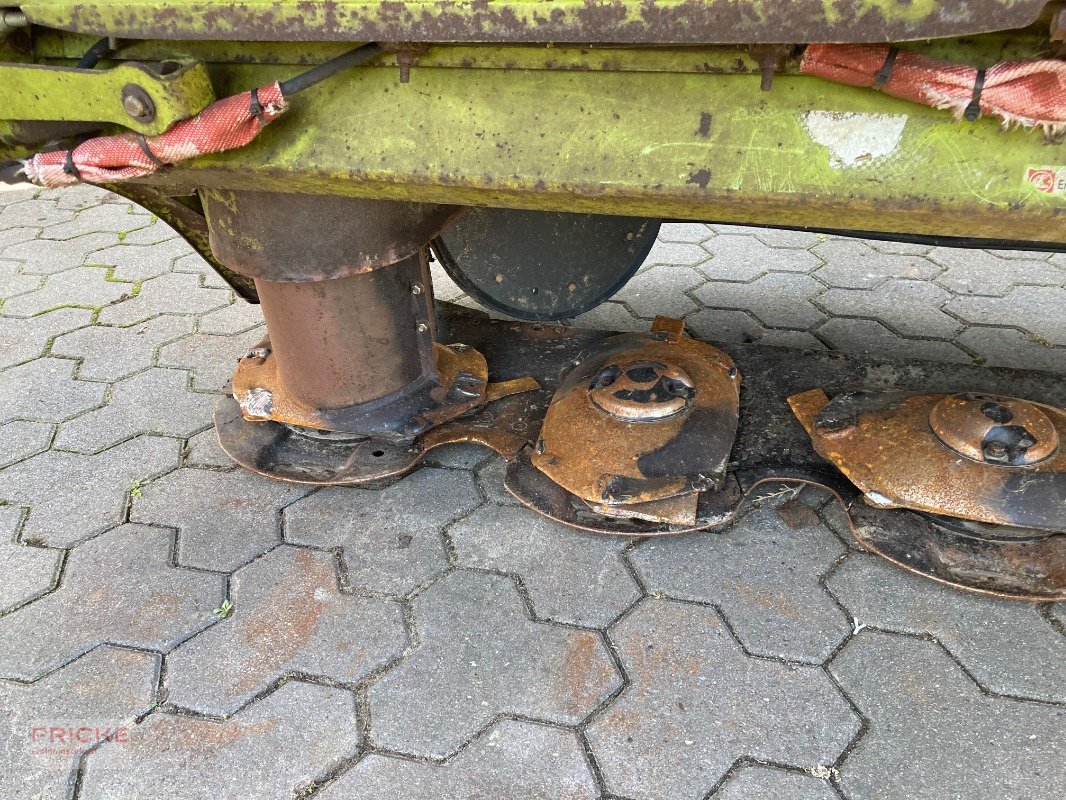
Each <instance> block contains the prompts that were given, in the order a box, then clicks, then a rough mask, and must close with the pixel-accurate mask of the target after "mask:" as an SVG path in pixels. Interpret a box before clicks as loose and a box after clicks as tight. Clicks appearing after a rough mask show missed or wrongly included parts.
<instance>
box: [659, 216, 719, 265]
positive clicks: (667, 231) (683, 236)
mask: <svg viewBox="0 0 1066 800" xmlns="http://www.w3.org/2000/svg"><path fill="white" fill-rule="evenodd" d="M713 236H714V231H712V230H711V229H710V228H709V227H707V226H706V225H704V224H703V223H702V222H664V223H663V224H662V226H661V227H660V228H659V241H660V242H691V243H693V244H698V243H700V242H705V241H707V240H708V239H710V238H712V237H713ZM682 263H685V264H687V263H690V262H688V261H684V262H682Z"/></svg>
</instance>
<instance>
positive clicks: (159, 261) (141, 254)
mask: <svg viewBox="0 0 1066 800" xmlns="http://www.w3.org/2000/svg"><path fill="white" fill-rule="evenodd" d="M45 233H47V231H45ZM153 238H155V237H153ZM188 252H189V245H188V244H186V243H185V240H183V239H173V240H170V241H163V242H157V243H154V244H132V243H131V242H130V241H129V238H128V237H127V238H126V239H125V240H124V241H123V243H122V244H118V245H115V246H114V247H108V248H106V249H104V250H97V251H96V252H94V253H90V254H89V255H88V256H86V257H85V261H86V263H89V264H101V265H104V266H108V267H114V270H115V271H114V273H113V274H114V276H115V277H116V278H120V279H121V280H126V281H144V280H148V279H149V278H154V277H156V276H157V275H162V274H163V273H164V272H169V271H170V267H171V265H172V264H173V263H174V260H175V259H176V258H178V257H179V256H183V255H185V254H186V253H188Z"/></svg>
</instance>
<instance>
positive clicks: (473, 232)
mask: <svg viewBox="0 0 1066 800" xmlns="http://www.w3.org/2000/svg"><path fill="white" fill-rule="evenodd" d="M660 224H661V223H660V221H659V220H653V219H640V218H637V217H608V216H603V215H597V214H564V213H558V212H547V211H522V210H518V209H508V208H474V209H471V210H470V211H469V212H468V213H467V214H466V215H464V216H463V217H462V218H460V220H459V221H458V222H456V223H455V224H454V225H452V226H451V227H449V228H448V229H447V230H445V231H444V233H442V234H441V235H440V236H438V237H437V238H436V239H434V240H433V251H434V252H435V253H436V256H437V259H438V260H439V261H440V263H441V266H443V267H444V270H445V272H447V273H448V275H449V277H451V279H452V280H453V281H455V282H456V283H457V284H458V285H459V287H460V288H461V289H462V290H463V291H464V292H466V293H467V294H469V295H470V296H471V297H473V298H474V299H475V300H477V301H478V302H479V303H481V304H482V305H484V306H485V307H487V308H491V309H493V310H495V311H500V312H502V313H504V314H507V315H509V316H512V317H516V318H517V319H525V320H532V321H548V320H557V319H566V318H569V317H576V316H577V315H579V314H583V313H585V312H586V311H589V310H591V309H593V308H595V307H596V306H598V305H599V304H600V303H602V302H603V301H604V300H606V299H608V298H609V297H610V296H611V295H613V294H614V293H615V292H617V291H618V290H619V289H621V288H622V287H623V286H624V285H625V284H626V282H627V281H628V280H629V279H630V278H632V277H633V275H634V274H635V273H636V271H637V270H638V269H639V268H640V265H641V264H643V263H644V259H645V258H646V257H647V255H648V251H649V250H651V247H652V245H653V244H654V243H655V237H656V235H657V234H658V233H659V225H660Z"/></svg>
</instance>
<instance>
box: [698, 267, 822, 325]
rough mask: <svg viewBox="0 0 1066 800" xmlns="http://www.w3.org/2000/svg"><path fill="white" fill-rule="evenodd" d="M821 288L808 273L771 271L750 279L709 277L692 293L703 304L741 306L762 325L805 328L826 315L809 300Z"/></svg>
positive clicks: (724, 306)
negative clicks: (731, 280) (745, 280)
mask: <svg viewBox="0 0 1066 800" xmlns="http://www.w3.org/2000/svg"><path fill="white" fill-rule="evenodd" d="M823 291H825V287H824V286H823V285H822V284H820V283H819V282H818V281H816V280H815V279H814V278H812V277H810V276H809V275H793V274H789V273H782V272H771V273H768V274H766V275H762V276H760V277H758V278H756V279H755V280H753V281H752V282H751V283H727V282H725V281H712V282H710V283H708V284H706V285H704V286H701V287H700V288H699V289H697V290H696V291H695V292H693V294H694V295H695V296H696V299H698V300H699V301H700V302H701V303H703V304H704V305H705V306H711V307H714V308H736V309H744V310H746V311H748V312H749V313H751V314H754V315H755V316H756V317H757V318H758V319H759V320H760V321H761V322H762V323H763V324H765V325H770V326H779V327H782V328H798V329H802V330H806V329H807V328H810V327H811V326H812V325H816V324H817V323H819V322H822V321H824V320H825V319H826V316H825V314H823V313H822V312H821V311H820V310H818V309H817V308H815V306H814V305H813V304H812V303H811V298H812V297H816V296H817V295H818V294H819V293H820V292H823Z"/></svg>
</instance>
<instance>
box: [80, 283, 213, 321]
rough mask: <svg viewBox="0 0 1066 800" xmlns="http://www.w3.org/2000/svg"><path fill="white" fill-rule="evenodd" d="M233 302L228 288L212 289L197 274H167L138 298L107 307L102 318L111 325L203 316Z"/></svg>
mask: <svg viewBox="0 0 1066 800" xmlns="http://www.w3.org/2000/svg"><path fill="white" fill-rule="evenodd" d="M230 299H231V295H230V291H229V290H228V289H208V288H205V287H203V286H200V281H199V279H198V278H197V277H196V276H195V275H189V274H186V273H182V272H167V273H164V274H162V275H159V276H158V277H155V278H151V279H149V280H146V281H145V282H144V283H142V284H141V290H140V292H139V293H138V294H137V296H136V297H133V298H131V299H129V300H127V301H125V302H124V303H118V304H116V305H113V306H109V307H108V308H105V309H104V310H103V311H101V312H100V317H99V318H100V321H101V322H106V323H108V324H110V325H132V324H133V323H135V322H141V321H142V320H146V319H149V318H150V317H154V316H156V315H157V314H201V313H203V312H205V311H210V310H211V309H213V308H221V307H222V306H225V305H229V303H230Z"/></svg>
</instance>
